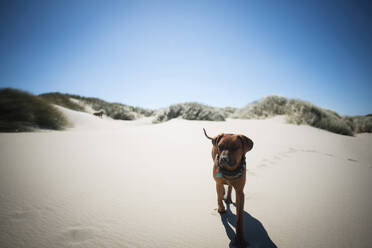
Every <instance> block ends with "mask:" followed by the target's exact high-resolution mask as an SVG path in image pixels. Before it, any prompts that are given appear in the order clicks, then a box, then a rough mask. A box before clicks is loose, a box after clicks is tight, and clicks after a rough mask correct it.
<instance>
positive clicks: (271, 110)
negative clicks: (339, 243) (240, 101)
mask: <svg viewBox="0 0 372 248" xmlns="http://www.w3.org/2000/svg"><path fill="white" fill-rule="evenodd" d="M71 99H76V100H79V101H76V102H75V101H74V100H71ZM79 102H80V103H81V104H79ZM50 103H52V104H57V105H60V106H63V107H66V108H69V109H72V110H78V111H85V109H84V104H86V105H90V106H91V107H92V108H93V109H94V110H95V111H99V110H104V112H105V114H106V115H107V116H109V117H111V118H113V119H117V120H135V119H138V118H141V117H148V116H154V120H153V123H159V122H165V121H168V120H171V119H174V118H183V119H186V120H207V121H224V120H225V119H226V118H237V119H264V118H268V117H273V116H276V115H285V116H286V121H287V122H288V123H293V124H297V125H300V124H305V125H310V126H313V127H316V128H321V129H324V130H328V131H331V132H334V133H338V134H343V135H354V134H355V133H362V132H372V115H371V114H369V115H366V116H340V115H338V114H337V113H336V112H334V111H331V110H328V109H323V108H320V107H318V106H316V105H314V104H312V103H310V102H306V101H302V100H297V99H287V98H285V97H280V96H268V97H265V98H263V99H261V100H259V101H256V102H253V103H251V104H248V105H247V106H245V107H243V108H232V107H225V108H217V107H211V106H208V105H204V104H200V103H196V102H186V103H181V104H174V105H171V106H169V107H167V108H164V109H160V110H156V111H154V110H148V109H144V108H139V107H133V106H129V105H125V104H121V103H110V102H106V101H104V100H101V99H99V98H94V97H82V96H79V95H70V94H62V93H58V92H55V93H47V94H41V95H40V96H34V95H32V94H29V93H27V92H24V91H20V90H15V89H9V88H7V89H2V90H1V91H0V114H1V116H0V131H10V132H11V131H29V130H31V129H33V128H49V129H57V130H59V129H61V128H63V127H64V126H65V125H66V124H67V121H66V119H65V118H64V116H63V115H62V114H61V113H60V112H58V110H57V109H55V108H54V107H53V106H52V105H51V104H50Z"/></svg>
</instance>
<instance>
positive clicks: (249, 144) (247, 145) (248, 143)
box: [238, 134, 253, 153]
mask: <svg viewBox="0 0 372 248" xmlns="http://www.w3.org/2000/svg"><path fill="white" fill-rule="evenodd" d="M238 138H239V139H240V140H241V142H242V143H243V150H244V153H247V152H249V151H250V150H252V148H253V141H252V140H251V139H250V138H248V137H247V136H245V135H242V134H239V135H238Z"/></svg>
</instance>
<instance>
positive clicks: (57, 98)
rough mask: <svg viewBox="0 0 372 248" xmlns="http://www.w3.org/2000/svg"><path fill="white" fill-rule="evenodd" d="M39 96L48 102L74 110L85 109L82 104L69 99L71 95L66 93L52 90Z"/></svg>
mask: <svg viewBox="0 0 372 248" xmlns="http://www.w3.org/2000/svg"><path fill="white" fill-rule="evenodd" d="M39 96H40V97H41V98H43V99H45V100H46V101H48V102H50V103H53V104H56V105H60V106H62V107H65V108H69V109H72V110H76V111H85V109H84V106H81V105H79V104H77V103H75V102H73V101H71V97H70V96H69V95H67V94H61V93H59V92H52V93H45V94H41V95H39Z"/></svg>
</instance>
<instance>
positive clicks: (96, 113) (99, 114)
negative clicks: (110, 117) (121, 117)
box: [93, 110, 105, 118]
mask: <svg viewBox="0 0 372 248" xmlns="http://www.w3.org/2000/svg"><path fill="white" fill-rule="evenodd" d="M104 113H105V111H103V110H100V111H98V112H94V113H93V115H95V116H98V117H100V118H102V115H103V114H104Z"/></svg>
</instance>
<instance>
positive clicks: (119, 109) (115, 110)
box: [69, 95, 154, 120]
mask: <svg viewBox="0 0 372 248" xmlns="http://www.w3.org/2000/svg"><path fill="white" fill-rule="evenodd" d="M69 96H70V97H72V98H75V99H78V100H81V101H83V102H84V103H86V104H89V105H91V106H92V108H93V109H94V110H96V111H99V110H101V109H103V110H104V111H105V114H106V115H107V116H110V117H111V118H113V119H115V120H135V119H138V118H140V117H143V116H151V115H152V114H153V113H154V112H153V111H152V110H147V109H144V108H139V107H133V106H129V105H125V104H121V103H109V102H106V101H104V100H101V99H99V98H94V97H82V96H78V95H69Z"/></svg>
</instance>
